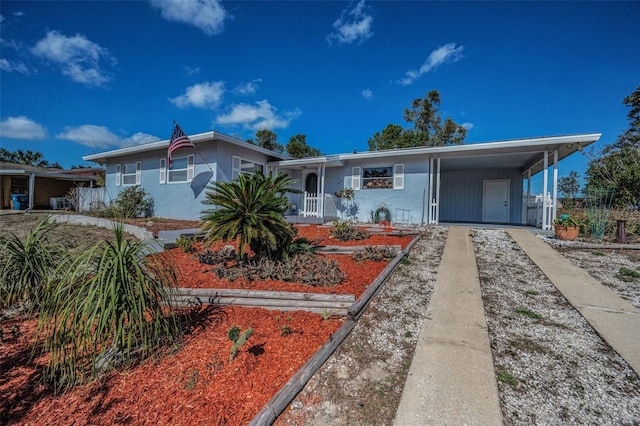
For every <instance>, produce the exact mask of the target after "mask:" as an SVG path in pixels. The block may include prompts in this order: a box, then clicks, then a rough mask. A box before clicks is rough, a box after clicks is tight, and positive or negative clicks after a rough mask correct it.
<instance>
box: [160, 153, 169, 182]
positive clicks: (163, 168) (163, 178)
mask: <svg viewBox="0 0 640 426" xmlns="http://www.w3.org/2000/svg"><path fill="white" fill-rule="evenodd" d="M160 183H167V159H166V158H161V159H160Z"/></svg>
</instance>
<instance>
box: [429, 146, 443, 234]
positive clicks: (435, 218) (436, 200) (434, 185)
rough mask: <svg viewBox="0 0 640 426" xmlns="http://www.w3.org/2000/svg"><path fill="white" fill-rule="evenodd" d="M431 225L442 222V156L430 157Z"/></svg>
mask: <svg viewBox="0 0 640 426" xmlns="http://www.w3.org/2000/svg"><path fill="white" fill-rule="evenodd" d="M428 204H429V214H428V216H427V219H428V223H429V225H437V224H438V223H439V222H440V158H438V159H435V158H431V159H429V201H428Z"/></svg>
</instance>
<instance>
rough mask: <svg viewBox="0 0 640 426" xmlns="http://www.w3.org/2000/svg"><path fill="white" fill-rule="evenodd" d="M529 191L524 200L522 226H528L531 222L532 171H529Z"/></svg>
mask: <svg viewBox="0 0 640 426" xmlns="http://www.w3.org/2000/svg"><path fill="white" fill-rule="evenodd" d="M523 174H524V173H523ZM525 179H527V191H526V192H525V196H524V200H522V224H523V225H527V224H528V222H529V202H530V200H531V169H529V170H527V177H526V178H525Z"/></svg>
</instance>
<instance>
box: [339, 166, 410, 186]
mask: <svg viewBox="0 0 640 426" xmlns="http://www.w3.org/2000/svg"><path fill="white" fill-rule="evenodd" d="M360 171H362V177H361V176H360ZM351 175H352V176H351V183H352V188H353V189H356V190H358V189H385V188H388V189H391V188H393V189H404V164H394V165H393V166H388V167H385V166H383V167H362V168H361V167H353V168H352V169H351Z"/></svg>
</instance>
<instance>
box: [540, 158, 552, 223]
mask: <svg viewBox="0 0 640 426" xmlns="http://www.w3.org/2000/svg"><path fill="white" fill-rule="evenodd" d="M548 186H549V151H545V152H544V168H543V169H542V229H551V228H550V227H549V225H548V224H547V193H548V191H547V188H548Z"/></svg>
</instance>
